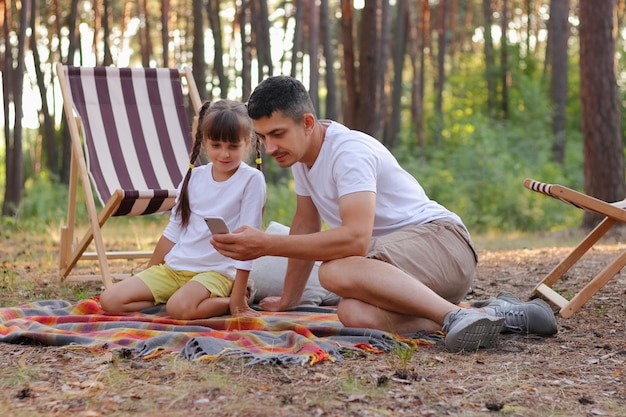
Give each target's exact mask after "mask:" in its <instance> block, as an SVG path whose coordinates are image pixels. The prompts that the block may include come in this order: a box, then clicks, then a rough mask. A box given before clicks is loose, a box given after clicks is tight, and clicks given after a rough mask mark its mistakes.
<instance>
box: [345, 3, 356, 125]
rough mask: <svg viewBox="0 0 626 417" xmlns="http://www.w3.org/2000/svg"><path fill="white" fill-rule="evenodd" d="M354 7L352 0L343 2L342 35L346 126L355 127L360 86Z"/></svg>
mask: <svg viewBox="0 0 626 417" xmlns="http://www.w3.org/2000/svg"><path fill="white" fill-rule="evenodd" d="M353 32H354V5H353V4H352V0H341V33H342V38H343V71H344V82H345V85H346V105H345V109H346V117H345V124H346V125H347V126H349V127H354V126H355V124H356V117H357V109H358V107H359V103H358V100H359V95H358V92H357V86H358V85H359V83H358V82H359V80H358V78H357V77H358V74H357V72H356V67H355V64H356V57H355V51H354V33H353Z"/></svg>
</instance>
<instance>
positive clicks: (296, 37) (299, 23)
mask: <svg viewBox="0 0 626 417" xmlns="http://www.w3.org/2000/svg"><path fill="white" fill-rule="evenodd" d="M294 4H295V8H296V15H295V16H294V19H295V25H294V30H293V47H292V48H291V73H290V75H291V76H292V77H297V75H298V67H299V66H300V59H301V55H302V49H303V48H302V33H303V31H304V7H305V5H304V0H297V1H294Z"/></svg>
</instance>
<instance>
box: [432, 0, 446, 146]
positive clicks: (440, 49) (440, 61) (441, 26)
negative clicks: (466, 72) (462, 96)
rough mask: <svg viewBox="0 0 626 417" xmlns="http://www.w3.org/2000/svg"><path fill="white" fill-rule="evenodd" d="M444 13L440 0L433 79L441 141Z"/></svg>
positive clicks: (437, 129)
mask: <svg viewBox="0 0 626 417" xmlns="http://www.w3.org/2000/svg"><path fill="white" fill-rule="evenodd" d="M446 14H447V0H440V1H439V5H438V6H437V20H438V22H437V79H436V80H435V94H436V100H435V123H436V128H435V138H436V140H437V142H440V141H441V139H442V136H441V135H442V132H443V88H444V84H445V76H446V69H445V59H446V29H447V28H446Z"/></svg>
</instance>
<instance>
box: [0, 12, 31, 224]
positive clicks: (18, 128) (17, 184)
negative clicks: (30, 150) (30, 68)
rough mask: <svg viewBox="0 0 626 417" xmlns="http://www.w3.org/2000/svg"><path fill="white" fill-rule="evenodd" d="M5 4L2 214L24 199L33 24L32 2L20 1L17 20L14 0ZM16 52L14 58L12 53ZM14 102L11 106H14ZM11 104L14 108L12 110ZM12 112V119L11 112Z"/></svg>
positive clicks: (5, 214) (11, 210)
mask: <svg viewBox="0 0 626 417" xmlns="http://www.w3.org/2000/svg"><path fill="white" fill-rule="evenodd" d="M3 6H4V19H3V20H4V25H3V28H4V31H3V35H4V40H5V49H4V56H3V58H4V67H3V71H2V92H3V96H4V118H5V120H4V126H5V128H4V133H5V146H6V188H5V193H4V202H3V203H2V215H3V216H12V215H14V214H15V213H16V212H17V208H18V206H19V204H20V202H21V201H22V189H23V186H24V163H23V157H22V116H23V114H24V110H23V109H24V107H23V98H24V95H23V87H24V73H25V62H24V56H25V53H26V45H27V43H28V37H27V36H26V29H27V28H28V26H29V23H30V6H31V2H29V1H25V2H17V3H16V8H17V10H18V12H19V18H18V21H17V22H14V21H13V19H12V13H11V2H10V1H9V0H5V1H4V2H3ZM13 24H15V26H14V27H15V28H16V35H17V50H15V49H16V48H15V47H14V46H13V45H12V44H11V33H10V30H9V28H10V27H11V25H13ZM13 54H15V61H14V60H13V58H12V55H13ZM11 104H12V106H11ZM11 107H13V110H12V111H10V109H11ZM11 114H12V115H13V118H12V119H11V117H10V115H11Z"/></svg>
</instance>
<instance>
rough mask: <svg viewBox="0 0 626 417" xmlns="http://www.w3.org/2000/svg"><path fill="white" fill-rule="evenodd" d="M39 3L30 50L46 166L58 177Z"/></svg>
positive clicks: (34, 3)
mask: <svg viewBox="0 0 626 417" xmlns="http://www.w3.org/2000/svg"><path fill="white" fill-rule="evenodd" d="M38 5H39V2H38V1H37V0H32V3H31V7H32V13H31V19H30V27H31V36H30V50H31V51H32V54H33V63H34V66H35V78H36V80H37V89H38V90H39V97H40V99H41V115H42V118H43V126H40V129H39V130H40V131H41V136H42V141H43V148H44V150H45V152H44V158H45V166H46V168H47V169H48V171H49V172H50V173H51V174H53V175H56V174H57V173H58V170H59V152H58V146H57V142H56V133H55V130H54V120H53V118H52V115H51V114H50V109H49V108H48V100H47V95H48V94H47V91H48V89H47V88H46V83H45V80H44V73H43V71H42V70H41V58H40V56H39V49H38V48H37V37H36V36H35V34H36V33H38V31H37V14H38V8H37V6H38Z"/></svg>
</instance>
